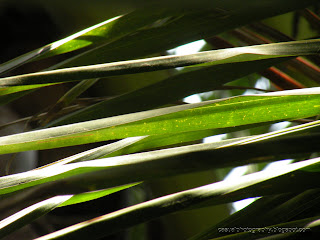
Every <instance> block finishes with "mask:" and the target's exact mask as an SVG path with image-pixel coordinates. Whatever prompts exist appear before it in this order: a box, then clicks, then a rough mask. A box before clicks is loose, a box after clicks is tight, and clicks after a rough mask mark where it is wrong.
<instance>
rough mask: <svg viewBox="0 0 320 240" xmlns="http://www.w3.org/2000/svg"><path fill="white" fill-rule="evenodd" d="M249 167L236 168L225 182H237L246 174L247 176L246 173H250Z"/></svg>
mask: <svg viewBox="0 0 320 240" xmlns="http://www.w3.org/2000/svg"><path fill="white" fill-rule="evenodd" d="M248 169H249V168H248V166H241V167H236V168H234V169H232V170H231V171H230V172H229V173H228V175H227V176H226V177H225V178H224V180H223V181H235V180H237V179H238V178H239V177H241V176H243V175H244V174H246V172H247V171H248Z"/></svg>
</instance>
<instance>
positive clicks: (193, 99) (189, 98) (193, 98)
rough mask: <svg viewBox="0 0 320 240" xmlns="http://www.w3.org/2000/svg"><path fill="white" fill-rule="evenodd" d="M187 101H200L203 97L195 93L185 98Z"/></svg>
mask: <svg viewBox="0 0 320 240" xmlns="http://www.w3.org/2000/svg"><path fill="white" fill-rule="evenodd" d="M183 101H184V102H186V103H199V102H201V97H200V95H199V94H193V95H191V96H188V97H186V98H184V99H183Z"/></svg>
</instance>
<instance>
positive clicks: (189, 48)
mask: <svg viewBox="0 0 320 240" xmlns="http://www.w3.org/2000/svg"><path fill="white" fill-rule="evenodd" d="M204 45H205V41H204V40H198V41H195V42H191V43H187V44H185V45H181V46H179V47H176V48H173V49H170V50H168V53H169V54H175V55H186V54H193V53H197V52H199V50H200V49H201V48H202V47H203V46H204Z"/></svg>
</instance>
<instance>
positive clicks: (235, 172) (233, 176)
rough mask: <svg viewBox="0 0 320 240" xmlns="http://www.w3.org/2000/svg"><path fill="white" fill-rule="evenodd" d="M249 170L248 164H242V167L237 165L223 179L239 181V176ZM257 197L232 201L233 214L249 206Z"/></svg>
mask: <svg viewBox="0 0 320 240" xmlns="http://www.w3.org/2000/svg"><path fill="white" fill-rule="evenodd" d="M248 170H249V167H248V166H241V167H236V168H234V169H232V170H231V171H230V172H229V173H228V175H227V176H226V177H225V178H224V180H223V181H235V182H236V181H237V179H238V178H240V177H241V176H243V175H245V174H246V173H247V172H248ZM256 199H257V198H246V199H243V200H240V201H237V202H234V203H232V211H231V214H233V213H235V212H237V211H239V210H241V209H242V208H245V207H246V206H248V205H249V204H250V203H252V202H253V201H255V200H256Z"/></svg>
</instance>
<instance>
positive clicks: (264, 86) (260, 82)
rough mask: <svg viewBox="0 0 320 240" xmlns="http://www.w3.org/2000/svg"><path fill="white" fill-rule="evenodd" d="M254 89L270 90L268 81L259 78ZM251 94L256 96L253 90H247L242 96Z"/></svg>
mask: <svg viewBox="0 0 320 240" xmlns="http://www.w3.org/2000/svg"><path fill="white" fill-rule="evenodd" d="M254 87H255V88H259V89H269V88H270V81H269V80H268V79H266V78H264V77H261V78H259V79H258V80H257V82H256V84H255V85H254ZM252 94H257V91H256V90H253V89H248V90H246V91H245V92H244V94H243V95H252Z"/></svg>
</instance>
